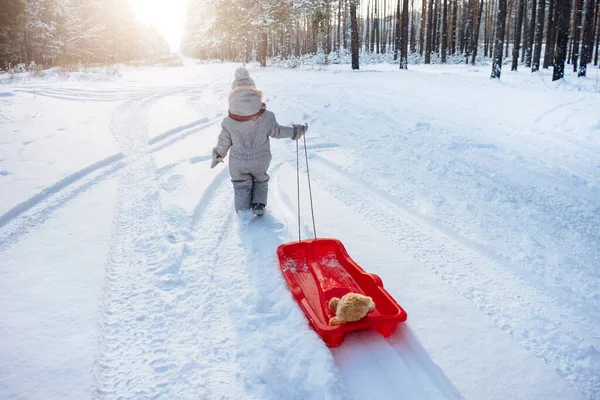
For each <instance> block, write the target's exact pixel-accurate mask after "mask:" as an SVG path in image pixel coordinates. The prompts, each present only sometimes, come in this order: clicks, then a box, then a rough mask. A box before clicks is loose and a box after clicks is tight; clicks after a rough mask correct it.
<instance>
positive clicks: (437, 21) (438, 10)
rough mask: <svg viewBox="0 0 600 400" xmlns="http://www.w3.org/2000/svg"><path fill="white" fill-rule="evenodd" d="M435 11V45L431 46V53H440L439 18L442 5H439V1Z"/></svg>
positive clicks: (436, 0)
mask: <svg viewBox="0 0 600 400" xmlns="http://www.w3.org/2000/svg"><path fill="white" fill-rule="evenodd" d="M434 5H435V11H434V13H433V44H432V46H431V51H433V52H435V53H437V52H438V49H439V47H438V45H439V41H440V40H439V37H440V31H439V29H440V26H439V25H440V18H439V13H440V5H439V0H435V4H434Z"/></svg>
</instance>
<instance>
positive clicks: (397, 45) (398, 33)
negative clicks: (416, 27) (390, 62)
mask: <svg viewBox="0 0 600 400" xmlns="http://www.w3.org/2000/svg"><path fill="white" fill-rule="evenodd" d="M394 36H395V37H394V61H396V60H397V59H398V52H399V51H400V41H401V40H404V38H401V37H400V36H401V31H400V0H398V3H397V5H396V32H395V35H394ZM400 68H402V67H400Z"/></svg>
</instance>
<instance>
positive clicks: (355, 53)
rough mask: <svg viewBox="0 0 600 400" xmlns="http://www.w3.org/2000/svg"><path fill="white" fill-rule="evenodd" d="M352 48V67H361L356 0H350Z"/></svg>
mask: <svg viewBox="0 0 600 400" xmlns="http://www.w3.org/2000/svg"><path fill="white" fill-rule="evenodd" d="M350 30H351V33H350V42H351V43H350V48H351V49H352V69H359V63H358V20H357V18H356V1H354V0H350Z"/></svg>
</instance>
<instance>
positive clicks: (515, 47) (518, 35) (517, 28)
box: [511, 0, 525, 71]
mask: <svg viewBox="0 0 600 400" xmlns="http://www.w3.org/2000/svg"><path fill="white" fill-rule="evenodd" d="M524 9H525V0H519V8H518V10H517V23H516V24H515V33H514V41H515V42H514V44H513V59H512V68H511V71H516V70H517V66H518V65H519V50H520V47H521V31H522V30H523V12H524Z"/></svg>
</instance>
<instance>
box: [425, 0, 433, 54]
mask: <svg viewBox="0 0 600 400" xmlns="http://www.w3.org/2000/svg"><path fill="white" fill-rule="evenodd" d="M423 1H425V0H423ZM428 8H429V9H428V10H427V39H426V40H427V44H426V48H425V64H431V45H432V43H433V41H432V39H433V37H432V36H433V0H429V7H428Z"/></svg>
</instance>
